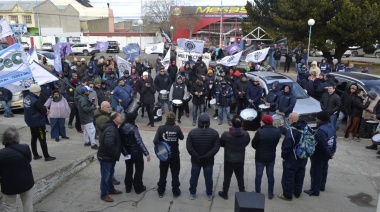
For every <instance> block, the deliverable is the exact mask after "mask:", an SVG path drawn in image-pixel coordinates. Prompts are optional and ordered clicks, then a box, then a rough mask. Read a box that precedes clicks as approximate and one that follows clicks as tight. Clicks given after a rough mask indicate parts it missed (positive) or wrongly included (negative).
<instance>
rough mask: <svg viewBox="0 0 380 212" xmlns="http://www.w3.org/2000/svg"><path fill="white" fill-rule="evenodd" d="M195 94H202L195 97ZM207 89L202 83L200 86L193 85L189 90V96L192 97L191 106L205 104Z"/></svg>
mask: <svg viewBox="0 0 380 212" xmlns="http://www.w3.org/2000/svg"><path fill="white" fill-rule="evenodd" d="M195 92H198V93H200V92H202V95H199V96H198V95H196V94H195ZM208 93H209V91H208V89H207V87H206V86H205V85H204V83H203V82H202V84H201V85H198V84H197V83H194V84H193V86H192V89H191V94H192V95H193V104H195V105H201V104H204V103H205V97H206V96H208Z"/></svg>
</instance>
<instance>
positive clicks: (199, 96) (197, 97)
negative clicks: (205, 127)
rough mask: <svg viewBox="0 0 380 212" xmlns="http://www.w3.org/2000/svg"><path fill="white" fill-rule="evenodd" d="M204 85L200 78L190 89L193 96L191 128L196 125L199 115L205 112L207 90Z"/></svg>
mask: <svg viewBox="0 0 380 212" xmlns="http://www.w3.org/2000/svg"><path fill="white" fill-rule="evenodd" d="M206 86H207V85H205V84H204V82H203V80H202V78H199V79H197V81H196V82H195V83H194V85H193V86H192V87H191V88H192V89H191V94H192V95H193V126H195V125H196V122H197V118H198V110H199V114H201V113H203V112H204V110H205V101H207V96H208V93H209V90H208V89H207V87H206Z"/></svg>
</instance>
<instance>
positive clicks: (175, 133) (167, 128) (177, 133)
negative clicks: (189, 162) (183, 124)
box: [153, 122, 185, 160]
mask: <svg viewBox="0 0 380 212" xmlns="http://www.w3.org/2000/svg"><path fill="white" fill-rule="evenodd" d="M184 138H185V137H184V136H183V133H182V130H181V128H180V127H179V126H177V125H175V123H174V122H166V123H165V125H161V126H159V127H158V128H157V132H156V135H155V136H154V139H153V143H154V144H158V143H159V142H161V141H165V142H166V143H167V144H168V145H169V146H170V150H171V160H179V148H178V146H179V142H178V140H183V139H184Z"/></svg>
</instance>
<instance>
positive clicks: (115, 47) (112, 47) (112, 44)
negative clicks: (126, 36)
mask: <svg viewBox="0 0 380 212" xmlns="http://www.w3.org/2000/svg"><path fill="white" fill-rule="evenodd" d="M109 52H116V53H120V48H119V43H118V42H117V41H108V49H107V53H109Z"/></svg>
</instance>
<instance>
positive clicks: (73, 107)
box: [65, 74, 83, 133]
mask: <svg viewBox="0 0 380 212" xmlns="http://www.w3.org/2000/svg"><path fill="white" fill-rule="evenodd" d="M70 83H71V86H67V91H66V96H65V97H66V100H67V102H68V103H69V106H70V116H69V123H68V125H67V127H68V128H70V129H72V128H73V121H74V118H75V129H76V130H77V132H78V133H83V130H82V126H81V124H80V123H81V122H80V117H79V111H78V107H77V104H76V103H75V98H74V97H75V96H76V93H75V92H76V91H75V90H76V87H77V85H78V76H77V75H76V74H73V77H72V79H71V80H70ZM79 92H80V91H79Z"/></svg>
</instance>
